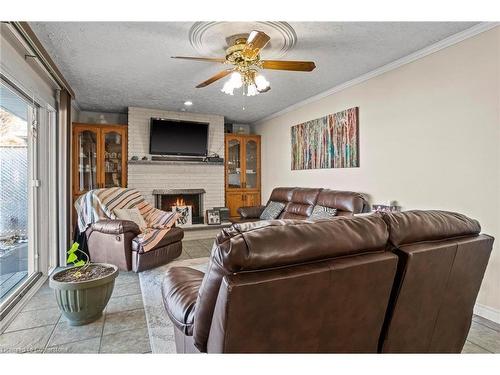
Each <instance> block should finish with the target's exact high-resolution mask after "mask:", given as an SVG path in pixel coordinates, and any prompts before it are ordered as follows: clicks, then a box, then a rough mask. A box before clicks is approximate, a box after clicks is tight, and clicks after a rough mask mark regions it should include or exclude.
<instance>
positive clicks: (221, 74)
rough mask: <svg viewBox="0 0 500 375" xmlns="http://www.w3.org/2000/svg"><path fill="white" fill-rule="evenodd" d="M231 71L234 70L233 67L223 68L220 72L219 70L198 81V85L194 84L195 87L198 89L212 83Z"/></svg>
mask: <svg viewBox="0 0 500 375" xmlns="http://www.w3.org/2000/svg"><path fill="white" fill-rule="evenodd" d="M233 71H234V69H227V70H223V71H222V72H219V73H217V74H216V75H214V76H212V77H210V78H209V79H207V80H206V81H204V82H202V83H200V84H199V85H198V86H196V88H197V89H199V88H202V87H206V86H208V85H210V84H211V83H214V82H215V81H218V80H219V79H221V78H224V77H225V76H227V75H229V74H231V73H232V72H233Z"/></svg>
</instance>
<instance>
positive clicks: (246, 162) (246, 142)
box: [224, 134, 261, 217]
mask: <svg viewBox="0 0 500 375" xmlns="http://www.w3.org/2000/svg"><path fill="white" fill-rule="evenodd" d="M260 163H261V160H260V135H243V134H226V136H225V168H224V170H225V191H226V207H228V208H229V215H230V216H231V217H238V216H239V215H238V212H237V210H238V208H239V207H250V206H257V205H260V204H261V200H260V199H261V197H260V193H261V186H260Z"/></svg>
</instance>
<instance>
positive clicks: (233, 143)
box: [227, 138, 243, 189]
mask: <svg viewBox="0 0 500 375" xmlns="http://www.w3.org/2000/svg"><path fill="white" fill-rule="evenodd" d="M241 176H242V171H241V142H240V140H239V139H237V138H233V139H230V140H229V141H228V144H227V187H228V188H233V189H238V188H241V187H242V185H243V184H242V178H241Z"/></svg>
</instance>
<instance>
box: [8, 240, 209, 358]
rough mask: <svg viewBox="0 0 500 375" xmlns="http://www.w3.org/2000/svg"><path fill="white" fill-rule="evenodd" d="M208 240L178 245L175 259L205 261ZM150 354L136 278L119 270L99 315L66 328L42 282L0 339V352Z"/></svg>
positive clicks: (139, 289)
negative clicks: (202, 258)
mask: <svg viewBox="0 0 500 375" xmlns="http://www.w3.org/2000/svg"><path fill="white" fill-rule="evenodd" d="M212 244H213V240H212V239H210V240H190V241H183V249H184V250H183V252H182V254H181V256H180V257H179V258H178V259H191V258H200V257H207V256H208V255H209V254H210V250H211V248H212ZM13 352H14V353H26V352H33V353H151V347H150V344H149V334H148V328H147V324H146V315H145V313H144V305H143V300H142V295H141V287H140V284H139V277H138V275H137V274H135V273H133V272H120V274H119V276H118V278H117V279H116V281H115V288H114V290H113V295H112V296H111V299H110V300H109V303H108V305H107V306H106V309H105V311H104V314H103V316H102V317H101V318H100V319H99V320H98V321H96V322H93V323H91V324H87V325H84V326H79V327H72V326H70V325H69V324H68V322H67V321H66V319H65V318H64V317H63V316H62V315H61V313H60V312H59V308H58V307H57V303H56V300H55V297H54V293H53V292H52V290H51V289H50V288H49V286H48V282H45V284H44V285H43V286H42V287H41V288H40V289H39V290H38V291H37V293H36V294H35V295H34V296H33V297H32V299H31V300H30V301H29V302H28V303H27V304H26V306H24V308H23V309H22V311H21V312H20V313H19V314H18V315H17V317H16V318H15V319H14V320H13V321H12V322H11V323H10V325H9V326H8V327H7V329H6V330H5V331H4V332H3V334H1V335H0V353H13Z"/></svg>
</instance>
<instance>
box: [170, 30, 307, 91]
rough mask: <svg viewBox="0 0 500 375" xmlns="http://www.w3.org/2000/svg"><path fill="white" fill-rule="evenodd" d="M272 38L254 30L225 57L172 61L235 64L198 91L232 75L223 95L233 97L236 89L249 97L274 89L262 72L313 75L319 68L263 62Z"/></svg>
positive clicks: (185, 57)
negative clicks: (241, 89) (272, 71)
mask: <svg viewBox="0 0 500 375" xmlns="http://www.w3.org/2000/svg"><path fill="white" fill-rule="evenodd" d="M270 39H271V38H270V37H269V36H268V35H267V34H266V33H264V32H262V31H256V30H254V31H252V32H251V33H250V35H249V36H248V38H244V37H240V38H237V39H236V40H235V41H234V44H233V45H232V46H230V47H229V48H227V49H226V57H225V58H212V57H187V56H172V58H174V59H186V60H196V61H205V62H214V63H221V64H228V65H232V67H231V68H229V69H225V70H223V71H221V72H219V73H217V74H215V75H214V76H212V77H210V78H209V79H207V80H206V81H204V82H202V83H200V84H199V85H198V86H196V88H201V87H206V86H208V85H210V84H212V83H214V82H215V81H218V80H219V79H221V78H224V77H226V76H228V75H230V74H231V78H230V79H229V80H228V81H227V82H225V84H224V87H223V88H222V92H224V93H226V94H229V95H233V94H234V90H235V89H237V88H240V87H242V86H243V95H247V96H253V95H257V94H258V93H261V92H267V91H269V90H270V89H271V86H270V84H269V82H268V81H267V80H266V79H265V78H264V76H263V75H262V74H260V73H259V69H273V70H289V71H295V72H310V71H312V70H313V69H314V68H315V67H316V65H315V64H314V62H312V61H283V60H261V59H260V51H261V50H262V49H263V48H264V47H265V46H266V45H267V44H268V43H269V40H270Z"/></svg>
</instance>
